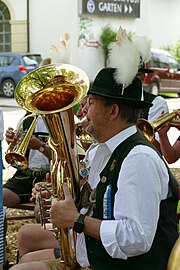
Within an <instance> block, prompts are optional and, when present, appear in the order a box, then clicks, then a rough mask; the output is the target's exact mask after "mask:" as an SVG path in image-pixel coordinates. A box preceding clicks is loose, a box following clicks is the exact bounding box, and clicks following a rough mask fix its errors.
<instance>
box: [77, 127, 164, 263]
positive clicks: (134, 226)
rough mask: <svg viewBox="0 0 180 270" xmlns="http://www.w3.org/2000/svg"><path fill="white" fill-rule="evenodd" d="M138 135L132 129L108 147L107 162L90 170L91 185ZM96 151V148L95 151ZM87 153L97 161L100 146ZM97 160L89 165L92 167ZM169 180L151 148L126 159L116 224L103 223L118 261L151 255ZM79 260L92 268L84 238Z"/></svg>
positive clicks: (107, 246) (136, 149)
mask: <svg viewBox="0 0 180 270" xmlns="http://www.w3.org/2000/svg"><path fill="white" fill-rule="evenodd" d="M135 132H136V127H135V126H133V127H130V128H128V129H126V130H124V131H122V132H120V133H119V134H117V135H115V136H114V137H113V138H111V139H110V140H108V141H107V142H106V143H104V144H100V145H104V146H105V148H106V150H104V155H103V156H101V157H103V161H100V163H99V166H97V170H98V171H97V172H96V174H95V173H92V170H93V167H92V168H91V169H90V175H89V183H90V185H91V187H92V188H94V187H95V186H97V184H98V182H99V180H100V177H99V174H100V172H101V171H102V169H103V168H104V167H105V165H106V164H107V161H108V160H109V158H110V156H111V154H112V153H113V151H114V150H115V148H116V146H117V145H119V144H120V143H121V142H123V141H124V140H125V139H126V138H127V137H129V136H130V135H132V134H134V133H135ZM91 148H93V146H92V147H91ZM91 148H90V149H89V151H88V152H87V158H88V159H90V158H91V157H94V156H95V155H96V154H95V150H96V151H98V148H99V145H96V146H95V147H94V148H93V150H92V151H93V154H92V156H91ZM92 162H93V160H91V161H89V166H90V165H91V164H92ZM168 182H169V176H168V173H167V168H166V166H165V164H164V163H163V161H162V160H161V158H160V157H159V156H158V154H157V153H156V152H155V151H154V150H153V149H151V148H149V147H147V146H144V145H138V146H135V147H134V148H133V149H132V150H131V151H130V153H129V154H128V156H127V157H126V158H125V159H124V161H123V163H122V167H121V171H120V174H119V177H118V182H117V185H118V190H117V193H116V195H115V202H114V217H115V220H103V221H102V223H101V227H100V237H101V241H102V243H103V246H104V248H105V249H106V251H107V253H108V254H109V255H110V256H111V257H113V258H118V259H127V258H128V257H132V256H137V255H140V254H143V253H145V252H147V251H148V250H149V249H150V247H151V245H152V242H153V239H154V236H155V232H156V229H157V222H158V218H159V204H160V202H161V200H163V199H165V198H166V197H167V193H168ZM77 260H78V262H79V263H80V264H81V266H84V267H85V266H88V265H89V263H88V259H87V253H86V247H85V240H84V234H83V233H82V234H79V235H78V237H77Z"/></svg>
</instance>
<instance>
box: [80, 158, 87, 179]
mask: <svg viewBox="0 0 180 270" xmlns="http://www.w3.org/2000/svg"><path fill="white" fill-rule="evenodd" d="M80 166H81V168H80V170H79V174H80V176H81V177H82V178H87V177H88V176H89V168H87V167H86V164H85V163H84V162H83V161H81V162H80Z"/></svg>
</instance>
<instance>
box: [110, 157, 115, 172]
mask: <svg viewBox="0 0 180 270" xmlns="http://www.w3.org/2000/svg"><path fill="white" fill-rule="evenodd" d="M115 166H116V160H115V159H114V160H113V161H112V163H111V166H110V168H109V170H110V172H112V171H113V170H114V168H115Z"/></svg>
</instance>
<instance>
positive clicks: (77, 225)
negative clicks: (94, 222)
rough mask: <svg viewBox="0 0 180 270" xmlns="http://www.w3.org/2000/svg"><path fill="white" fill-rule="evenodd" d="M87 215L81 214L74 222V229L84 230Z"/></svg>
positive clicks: (78, 231)
mask: <svg viewBox="0 0 180 270" xmlns="http://www.w3.org/2000/svg"><path fill="white" fill-rule="evenodd" d="M85 217H86V215H84V214H80V215H79V217H78V219H77V220H76V222H75V223H74V226H73V230H74V231H75V232H77V233H82V232H83V227H84V219H85Z"/></svg>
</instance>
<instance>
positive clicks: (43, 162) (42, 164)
mask: <svg viewBox="0 0 180 270" xmlns="http://www.w3.org/2000/svg"><path fill="white" fill-rule="evenodd" d="M34 132H46V133H48V131H47V128H46V126H45V124H44V121H43V119H42V117H41V115H39V116H38V121H37V124H36V126H35V129H34ZM49 167H50V163H49V159H48V158H47V157H46V156H45V155H43V153H41V152H39V151H38V150H33V149H30V151H29V158H28V168H29V169H31V170H34V171H41V170H49Z"/></svg>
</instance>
